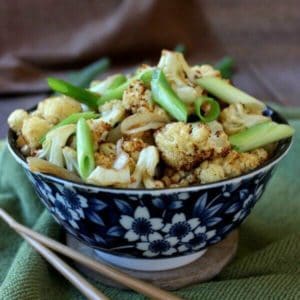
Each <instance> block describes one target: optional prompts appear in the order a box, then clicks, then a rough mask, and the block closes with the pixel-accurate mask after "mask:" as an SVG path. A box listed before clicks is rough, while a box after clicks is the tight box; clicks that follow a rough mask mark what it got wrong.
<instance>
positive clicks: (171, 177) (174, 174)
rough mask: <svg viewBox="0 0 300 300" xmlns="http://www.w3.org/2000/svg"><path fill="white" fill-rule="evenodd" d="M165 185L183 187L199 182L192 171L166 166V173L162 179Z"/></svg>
mask: <svg viewBox="0 0 300 300" xmlns="http://www.w3.org/2000/svg"><path fill="white" fill-rule="evenodd" d="M161 181H162V182H163V183H164V185H165V187H183V186H189V185H191V184H194V183H197V181H198V179H197V177H196V176H195V174H194V173H193V172H192V170H191V171H184V170H175V169H173V168H168V167H167V168H165V171H164V175H163V177H162V179H161Z"/></svg>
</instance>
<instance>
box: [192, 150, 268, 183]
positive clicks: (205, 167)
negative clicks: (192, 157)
mask: <svg viewBox="0 0 300 300" xmlns="http://www.w3.org/2000/svg"><path fill="white" fill-rule="evenodd" d="M267 158H268V153H267V151H265V150H264V149H263V148H258V149H255V150H253V151H251V152H244V153H239V152H237V151H234V150H232V151H230V152H229V153H228V154H227V155H226V156H225V157H224V158H216V159H213V160H212V161H205V162H203V163H202V164H201V165H200V166H199V167H198V168H196V169H195V174H196V176H197V177H198V179H199V180H200V182H201V183H208V182H215V181H219V180H222V179H225V178H230V177H235V176H239V175H241V174H243V173H247V172H249V171H251V170H253V169H255V168H256V167H258V166H260V165H261V164H263V163H264V162H265V161H266V160H267Z"/></svg>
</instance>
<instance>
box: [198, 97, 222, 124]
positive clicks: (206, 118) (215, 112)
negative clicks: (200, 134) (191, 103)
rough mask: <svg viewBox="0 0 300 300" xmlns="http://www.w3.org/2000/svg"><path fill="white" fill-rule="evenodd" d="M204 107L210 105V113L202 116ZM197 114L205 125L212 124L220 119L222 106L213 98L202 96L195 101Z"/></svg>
mask: <svg viewBox="0 0 300 300" xmlns="http://www.w3.org/2000/svg"><path fill="white" fill-rule="evenodd" d="M203 105H209V111H208V112H207V113H205V114H204V115H203V114H202V111H201V107H202V106H203ZM195 113H196V115H197V116H198V117H199V118H200V120H201V121H202V122H204V123H208V122H212V121H214V120H216V119H218V117H219V115H220V105H219V103H218V102H217V101H216V100H214V99H213V98H210V97H206V96H201V97H199V98H197V99H196V101H195Z"/></svg>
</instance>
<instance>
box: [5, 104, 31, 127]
mask: <svg viewBox="0 0 300 300" xmlns="http://www.w3.org/2000/svg"><path fill="white" fill-rule="evenodd" d="M28 117H29V114H28V112H27V111H25V110H24V109H16V110H15V111H13V112H12V113H11V114H10V115H9V117H8V120H7V122H8V125H9V127H10V128H11V129H12V130H13V131H15V132H20V131H21V129H22V126H23V122H24V120H26V119H27V118H28Z"/></svg>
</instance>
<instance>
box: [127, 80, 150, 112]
mask: <svg viewBox="0 0 300 300" xmlns="http://www.w3.org/2000/svg"><path fill="white" fill-rule="evenodd" d="M122 103H123V105H124V107H125V109H126V110H127V111H129V112H131V113H136V112H143V111H150V112H152V111H153V110H154V106H155V105H154V103H153V102H152V99H151V91H150V90H149V89H147V88H146V86H145V85H144V84H143V82H142V81H141V80H134V81H133V82H132V83H131V84H130V85H129V86H128V88H127V89H126V90H125V91H124V93H123V98H122Z"/></svg>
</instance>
